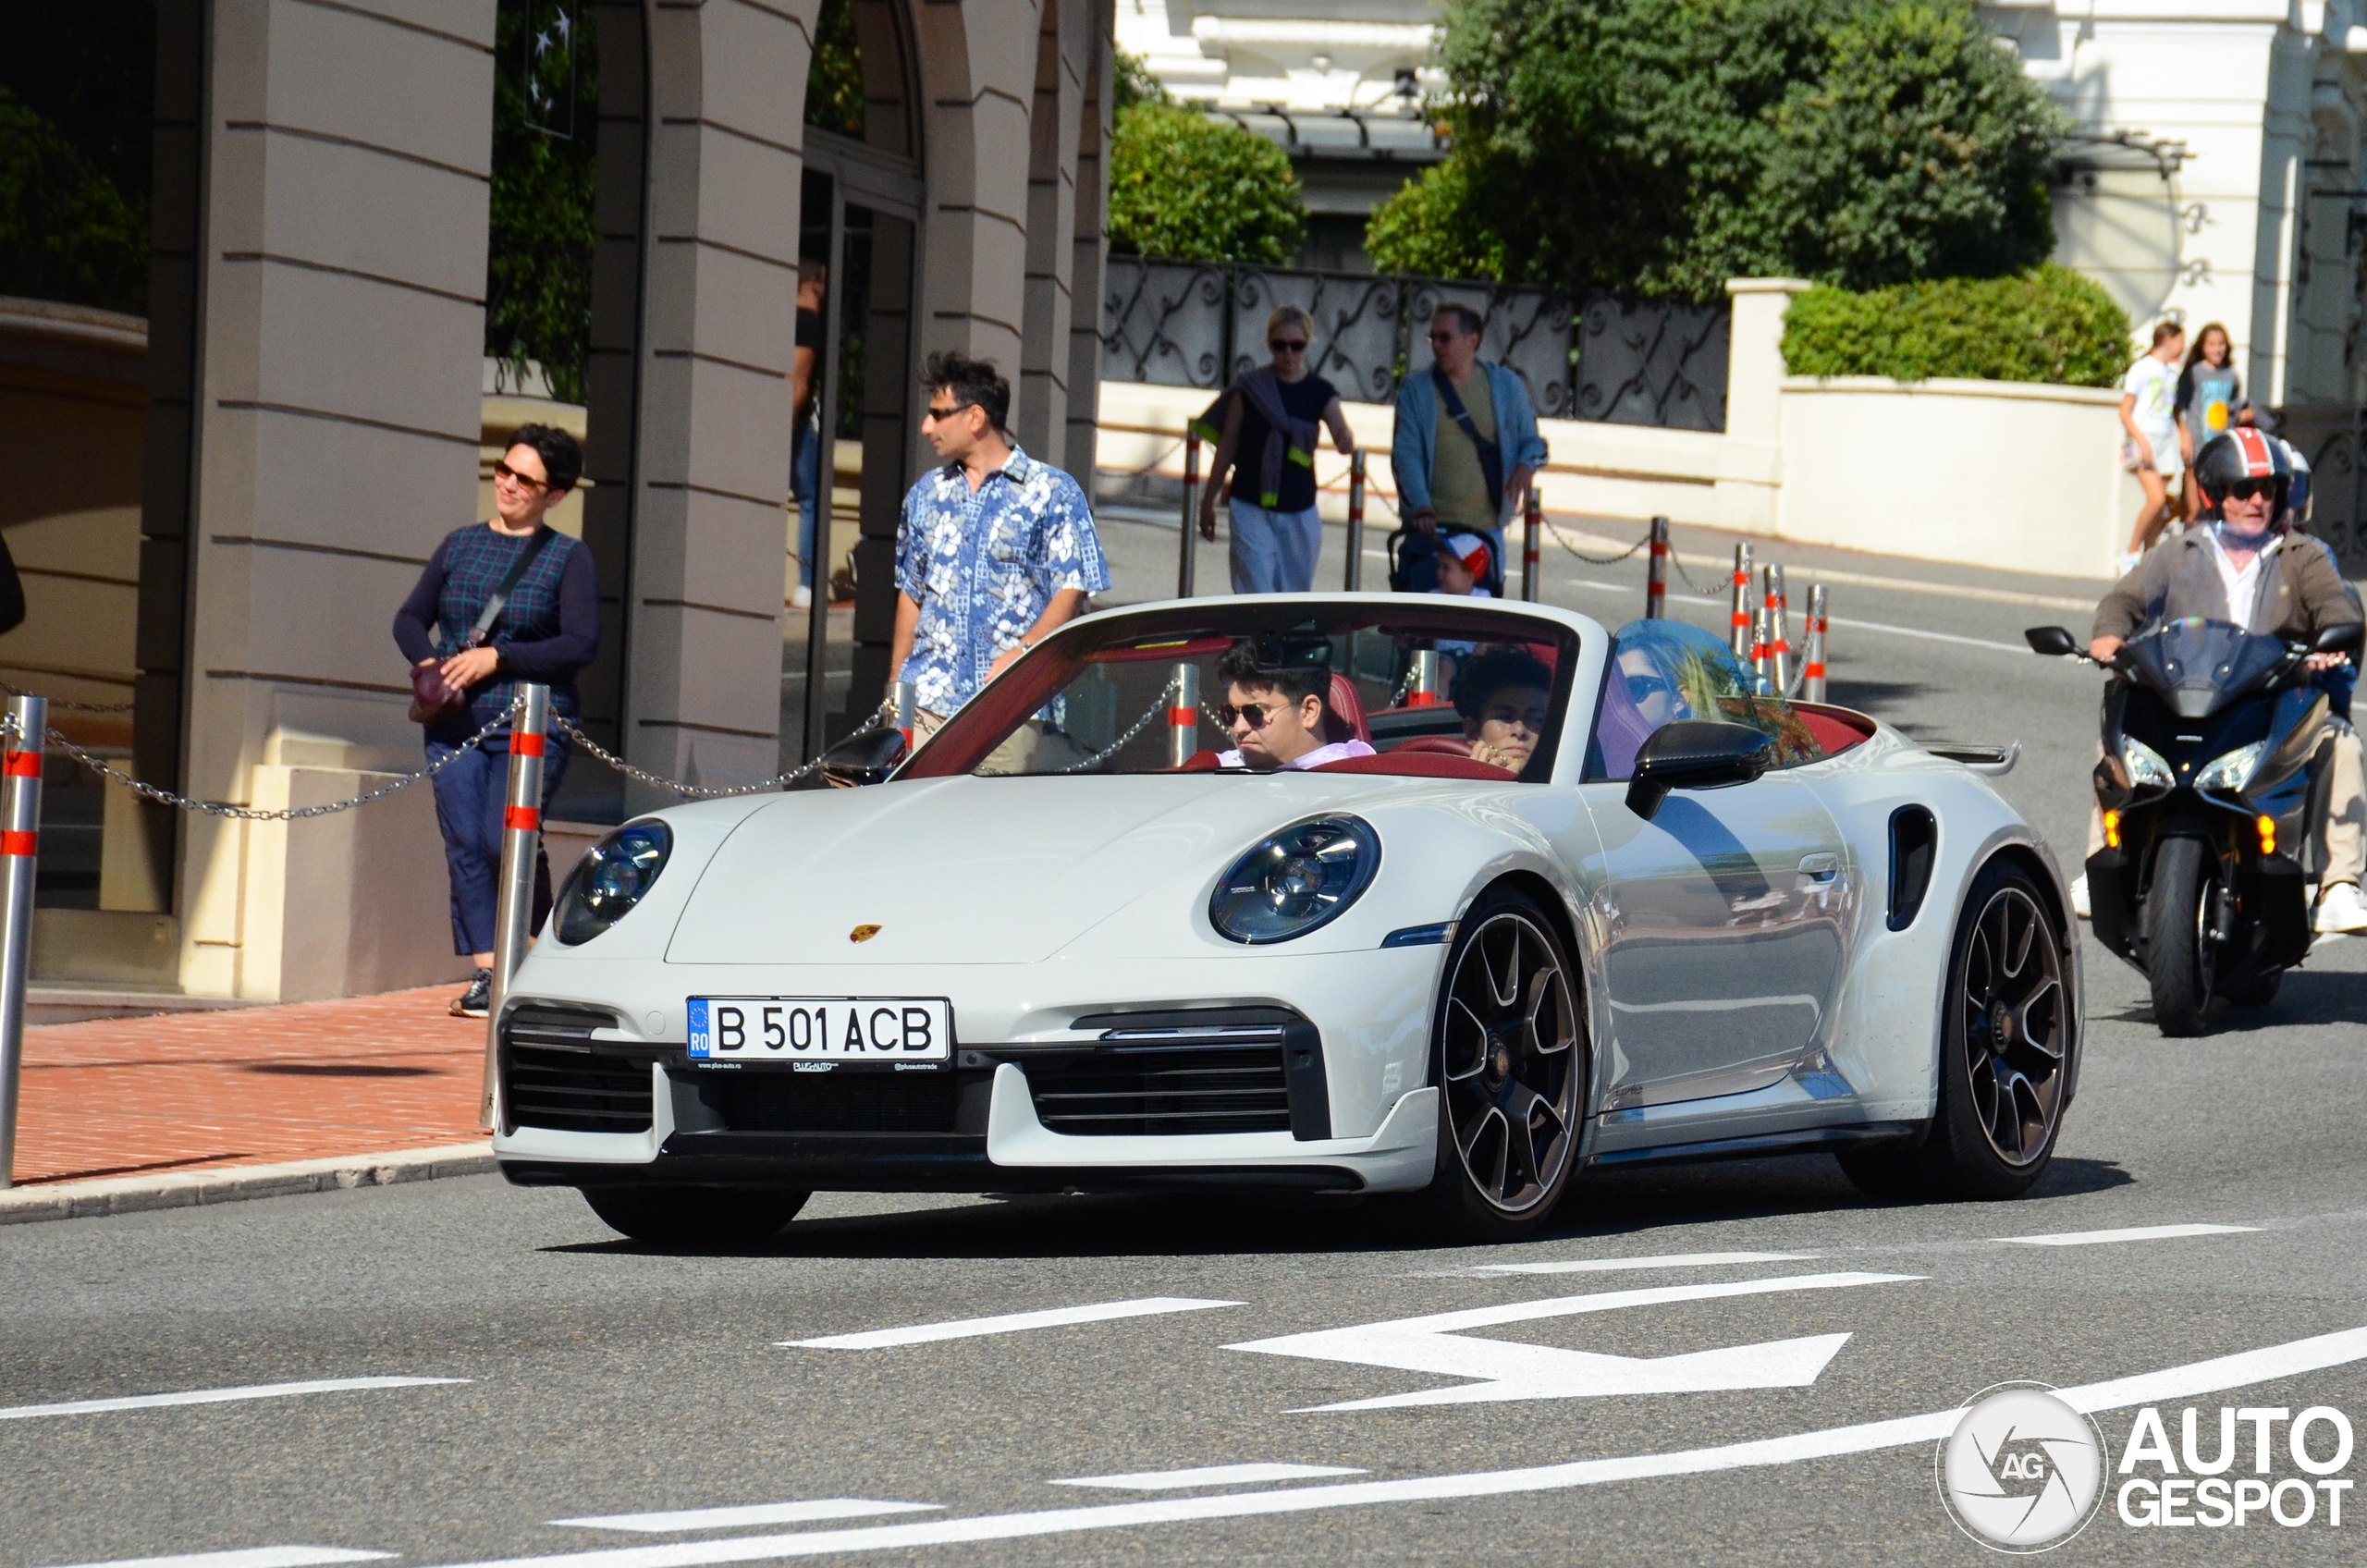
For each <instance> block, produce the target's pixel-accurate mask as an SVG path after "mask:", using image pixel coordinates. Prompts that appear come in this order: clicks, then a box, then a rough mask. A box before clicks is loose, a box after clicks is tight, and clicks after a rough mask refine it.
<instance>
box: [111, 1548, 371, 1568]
mask: <svg viewBox="0 0 2367 1568" xmlns="http://www.w3.org/2000/svg"><path fill="white" fill-rule="evenodd" d="M395 1555H396V1554H395V1553H394V1552H391V1551H350V1550H347V1549H346V1548H344V1547H337V1546H256V1547H248V1548H246V1549H245V1550H240V1551H191V1552H183V1553H181V1554H180V1555H178V1556H176V1557H126V1558H119V1559H117V1561H116V1562H80V1563H76V1564H75V1565H74V1568H323V1565H325V1564H327V1563H332V1562H383V1561H384V1560H386V1558H389V1557H393V1556H395Z"/></svg>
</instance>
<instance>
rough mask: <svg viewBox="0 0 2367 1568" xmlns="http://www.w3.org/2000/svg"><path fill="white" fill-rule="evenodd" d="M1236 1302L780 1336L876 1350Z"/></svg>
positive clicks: (1146, 1303) (1144, 1302) (1130, 1306)
mask: <svg viewBox="0 0 2367 1568" xmlns="http://www.w3.org/2000/svg"><path fill="white" fill-rule="evenodd" d="M1246 1305H1248V1303H1246V1302H1238V1301H1202V1300H1200V1299H1199V1298H1197V1297H1196V1296H1144V1297H1143V1298H1141V1299H1140V1300H1139V1301H1105V1302H1100V1303H1097V1304H1096V1305H1092V1306H1056V1307H1052V1308H1049V1310H1046V1311H1043V1312H1008V1313H1004V1314H1003V1315H1002V1316H1000V1317H960V1318H956V1319H954V1320H953V1321H952V1322H950V1323H917V1324H914V1326H913V1327H911V1328H909V1329H870V1330H868V1331H866V1332H865V1333H860V1334H832V1335H829V1336H828V1337H827V1338H824V1339H819V1340H782V1341H779V1348H780V1349H782V1350H882V1349H885V1348H887V1347H888V1346H889V1345H922V1344H927V1343H929V1342H930V1341H935V1340H969V1339H975V1338H977V1337H978V1336H979V1335H981V1334H1016V1333H1021V1332H1024V1330H1026V1329H1057V1328H1059V1327H1061V1325H1063V1324H1067V1323H1106V1322H1109V1321H1110V1319H1111V1318H1115V1317H1156V1316H1158V1315H1159V1314H1160V1313H1162V1312H1206V1311H1207V1310H1208V1309H1209V1308H1210V1307H1216V1306H1246Z"/></svg>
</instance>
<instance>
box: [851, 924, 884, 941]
mask: <svg viewBox="0 0 2367 1568" xmlns="http://www.w3.org/2000/svg"><path fill="white" fill-rule="evenodd" d="M878 935H879V927H878V926H877V925H858V926H856V927H855V928H854V929H853V930H852V931H850V932H848V933H847V940H848V941H850V942H868V941H869V940H871V938H873V937H877V936H878Z"/></svg>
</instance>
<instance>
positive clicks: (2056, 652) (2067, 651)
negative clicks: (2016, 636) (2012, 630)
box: [2022, 626, 2079, 659]
mask: <svg viewBox="0 0 2367 1568" xmlns="http://www.w3.org/2000/svg"><path fill="white" fill-rule="evenodd" d="M2022 641H2023V642H2025V643H2029V644H2030V652H2031V653H2034V654H2044V655H2046V656H2047V657H2049V658H2056V659H2059V658H2067V657H2069V656H2070V655H2073V654H2076V653H2078V652H2079V643H2077V642H2075V641H2073V640H2072V636H2071V633H2069V632H2068V631H2064V630H2063V628H2061V627H2059V626H2033V627H2031V628H2030V630H2029V631H2025V632H2023V633H2022Z"/></svg>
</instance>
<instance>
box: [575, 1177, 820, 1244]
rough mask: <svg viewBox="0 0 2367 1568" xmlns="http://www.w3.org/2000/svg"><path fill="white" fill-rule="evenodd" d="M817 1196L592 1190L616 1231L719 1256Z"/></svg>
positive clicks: (755, 1238)
mask: <svg viewBox="0 0 2367 1568" xmlns="http://www.w3.org/2000/svg"><path fill="white" fill-rule="evenodd" d="M812 1195H813V1194H810V1193H798V1192H767V1191H763V1190H754V1191H751V1190H747V1189H742V1188H734V1187H586V1188H584V1189H583V1201H584V1202H586V1203H588V1204H590V1205H591V1206H592V1212H593V1213H595V1214H596V1215H598V1216H599V1217H600V1219H601V1222H602V1223H604V1224H606V1225H607V1227H608V1229H610V1230H612V1231H621V1232H622V1233H623V1234H625V1235H627V1236H630V1237H632V1239H633V1240H634V1241H636V1242H641V1243H644V1244H646V1245H649V1246H654V1247H668V1248H680V1249H681V1250H683V1251H686V1252H717V1251H724V1250H728V1249H730V1248H733V1247H746V1246H754V1245H755V1244H756V1243H758V1242H761V1241H764V1240H765V1239H767V1237H769V1236H771V1235H772V1234H773V1233H774V1232H775V1231H779V1229H780V1228H781V1227H782V1226H784V1225H786V1224H788V1223H789V1222H790V1220H791V1219H794V1218H796V1215H797V1211H798V1210H799V1209H801V1208H803V1207H805V1200H806V1199H807V1198H809V1197H811V1196H812Z"/></svg>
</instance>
